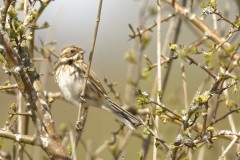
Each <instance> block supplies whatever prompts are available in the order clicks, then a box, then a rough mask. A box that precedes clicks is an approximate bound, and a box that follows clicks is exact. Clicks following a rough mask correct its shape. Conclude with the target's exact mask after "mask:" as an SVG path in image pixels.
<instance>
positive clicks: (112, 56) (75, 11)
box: [0, 0, 239, 160]
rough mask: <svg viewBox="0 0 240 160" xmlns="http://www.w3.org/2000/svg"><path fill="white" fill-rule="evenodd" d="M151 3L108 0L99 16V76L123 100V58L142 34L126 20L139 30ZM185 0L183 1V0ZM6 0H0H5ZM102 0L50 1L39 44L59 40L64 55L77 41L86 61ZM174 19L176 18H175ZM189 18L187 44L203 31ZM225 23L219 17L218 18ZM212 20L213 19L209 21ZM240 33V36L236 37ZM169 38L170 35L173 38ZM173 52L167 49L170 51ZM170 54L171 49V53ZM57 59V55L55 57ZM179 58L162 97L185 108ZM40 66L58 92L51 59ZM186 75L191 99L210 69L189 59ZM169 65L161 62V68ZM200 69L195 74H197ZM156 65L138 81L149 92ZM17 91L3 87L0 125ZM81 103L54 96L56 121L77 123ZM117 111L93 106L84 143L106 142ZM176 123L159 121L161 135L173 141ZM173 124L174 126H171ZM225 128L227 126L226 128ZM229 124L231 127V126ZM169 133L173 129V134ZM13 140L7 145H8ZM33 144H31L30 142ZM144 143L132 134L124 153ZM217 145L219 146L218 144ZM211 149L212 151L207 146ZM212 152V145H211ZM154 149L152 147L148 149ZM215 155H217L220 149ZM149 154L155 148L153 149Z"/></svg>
mask: <svg viewBox="0 0 240 160" xmlns="http://www.w3.org/2000/svg"><path fill="white" fill-rule="evenodd" d="M146 2H147V3H148V4H147V7H150V6H155V7H156V6H157V5H156V0H148V1H140V0H114V1H113V0H104V1H103V6H102V12H101V20H100V24H99V30H98V36H97V41H96V46H95V51H94V56H93V62H92V69H93V70H94V71H95V73H96V74H97V75H98V78H99V79H100V80H101V81H102V83H103V85H104V87H105V89H106V90H107V91H109V89H108V88H107V87H106V85H105V84H104V82H103V78H104V77H107V79H108V81H110V82H117V86H116V87H115V90H116V91H117V92H119V93H120V94H121V97H122V99H123V100H124V92H125V87H126V82H127V70H128V66H129V64H128V62H126V61H125V60H124V56H125V54H126V52H128V51H131V50H133V48H134V44H135V41H137V40H138V38H136V40H135V39H132V40H130V37H129V35H130V34H132V31H131V30H130V28H129V27H128V24H131V25H132V26H133V28H134V29H135V31H136V28H138V27H139V26H138V25H139V12H140V9H141V6H142V3H146ZM180 2H181V1H180ZM201 2H202V1H197V2H196V3H195V5H194V7H193V12H194V13H195V14H196V15H197V16H201V11H202V9H201V8H200V3H201ZM2 3H3V2H2V1H1V2H0V5H1V6H2ZM98 3H99V1H98V0H91V1H89V0H81V1H79V0H69V1H65V0H57V1H52V2H51V3H50V5H49V6H48V7H47V8H46V9H45V10H44V12H43V14H42V15H41V17H40V18H39V20H38V21H37V23H38V24H39V25H42V24H43V23H45V22H48V24H49V25H50V27H49V28H47V29H43V30H38V31H36V38H35V41H34V42H35V46H36V47H39V48H40V47H42V44H41V41H43V43H48V42H51V41H53V40H56V41H57V44H56V45H54V46H53V47H54V48H55V53H56V54H57V55H60V53H61V49H62V48H64V47H66V46H68V45H73V44H74V45H79V46H81V47H82V48H83V49H84V50H85V51H86V54H85V58H84V59H85V61H88V56H89V51H90V47H91V43H92V38H93V32H94V28H95V22H96V16H97V10H98ZM227 3H231V10H230V12H229V15H228V17H231V18H230V19H232V20H234V18H235V14H237V13H238V12H239V6H238V5H237V3H236V1H234V0H227V1H217V4H218V9H219V10H220V9H222V11H223V8H224V6H225V5H226V4H227ZM170 13H173V10H172V9H171V8H170V7H169V6H167V5H166V4H164V3H162V18H164V17H166V16H167V15H169V14H170ZM21 17H23V15H22V12H19V18H20V19H21ZM173 20H174V18H173ZM154 21H156V16H148V12H146V21H145V26H149V25H151V24H153V23H154ZM205 21H206V23H209V24H212V23H211V21H212V20H211V16H209V17H207V18H206V19H205ZM185 22H186V21H183V26H182V28H181V32H180V36H179V41H178V42H179V43H180V44H183V45H188V44H190V43H193V42H194V41H196V40H197V39H199V38H200V37H197V36H196V35H198V34H193V30H192V29H191V28H193V26H191V25H189V24H188V25H186V24H185ZM169 25H170V21H168V22H164V23H163V24H162V37H161V40H162V45H163V44H164V42H165V41H164V40H165V36H166V32H167V29H168V27H169ZM219 25H221V22H219ZM210 26H212V25H210ZM229 28H230V26H228V28H227V29H226V31H225V34H226V33H227V32H228V30H229ZM195 30H196V32H197V33H199V34H200V35H203V33H201V32H200V31H199V30H198V29H197V28H195ZM148 33H149V35H150V36H151V42H150V44H149V46H148V47H147V49H146V50H145V51H144V54H147V55H148V56H149V58H150V60H151V61H152V62H153V63H155V62H156V28H154V29H153V30H152V32H148ZM238 39H239V38H238ZM169 43H171V41H170V42H169ZM168 52H169V51H168ZM167 55H168V53H167ZM34 56H35V57H41V55H40V54H38V53H36V52H35V53H34ZM194 58H195V59H196V58H197V60H198V61H199V62H201V61H202V56H201V55H200V56H195V57H194ZM53 61H54V62H56V61H57V59H56V58H55V59H53ZM180 61H181V59H178V60H175V61H174V63H173V69H172V72H171V74H170V77H169V82H168V86H167V87H166V93H165V96H164V99H163V103H164V104H166V105H167V106H169V107H170V108H172V109H176V110H178V111H181V109H183V108H184V106H183V101H184V100H183V99H181V94H182V92H183V91H182V90H183V89H182V80H181V71H180V64H179V62H180ZM142 63H143V68H144V67H145V66H146V65H145V61H144V60H143V62H142ZM35 65H36V66H37V70H38V72H39V73H42V74H43V76H42V77H41V81H42V84H43V87H44V88H45V90H47V91H51V92H59V91H60V90H59V88H58V87H57V84H56V83H55V82H54V78H53V76H52V69H51V67H50V66H49V63H47V62H36V63H35ZM185 67H186V76H187V83H188V94H189V97H188V101H189V103H190V102H191V100H192V97H193V96H194V94H195V92H196V89H197V87H198V86H199V85H200V82H202V81H203V80H204V79H205V78H206V74H204V72H203V71H202V70H201V69H199V68H197V67H196V66H191V67H188V65H187V64H186V66H185ZM164 72H165V68H163V73H164ZM196 72H197V74H196ZM155 73H156V72H155V71H151V76H150V78H149V80H144V81H141V82H140V87H141V89H142V90H143V91H146V92H148V93H150V92H151V90H152V86H153V85H152V84H153V82H154V78H155ZM7 79H8V76H7V75H5V74H4V73H3V70H0V84H1V85H2V84H3V83H4V82H5V81H6V80H7ZM11 82H12V83H14V78H13V77H11ZM109 96H110V97H111V98H112V99H113V101H116V100H114V96H113V95H112V94H111V93H110V94H109ZM15 101H16V99H15V96H13V95H9V94H6V93H2V92H0V102H1V110H0V126H1V127H2V126H4V123H5V121H6V120H7V115H8V113H9V112H11V110H10V109H9V106H10V104H12V103H13V102H15ZM77 112H78V109H77V108H76V107H75V106H73V105H71V104H69V103H67V102H65V101H64V100H58V99H57V100H55V101H54V102H53V105H52V115H53V118H54V121H55V125H56V128H57V129H58V128H59V126H60V124H62V123H66V124H67V125H69V126H74V124H75V122H76V120H77ZM115 119H116V118H115V117H114V115H112V114H110V113H108V112H105V111H103V110H100V109H96V108H93V107H92V108H90V111H89V114H88V118H87V122H86V125H85V128H84V132H83V134H82V139H83V141H84V142H85V143H87V144H88V145H89V146H91V148H92V150H93V151H94V150H95V149H96V148H98V147H99V146H100V145H101V144H102V143H104V142H105V141H106V140H108V139H109V137H111V132H112V131H115V130H117V128H118V123H116V121H115ZM161 125H162V124H160V126H161ZM174 127H176V125H174V124H170V123H169V124H168V125H167V127H166V126H163V127H161V128H162V130H161V131H160V133H161V137H163V138H164V139H165V140H166V141H167V142H168V143H169V144H170V143H172V142H173V141H174V139H173V138H174V136H176V134H177V131H178V130H176V129H175V128H174ZM226 127H227V126H226ZM171 128H174V129H171ZM222 129H223V128H222ZM227 129H229V127H227ZM142 131H143V127H140V128H139V129H137V131H136V132H137V133H140V134H141V133H142ZM33 133H34V130H31V132H30V134H33ZM169 133H171V134H169ZM225 142H226V144H228V143H229V141H223V142H222V143H223V144H224V143H225ZM12 143H13V142H12V141H9V140H4V144H6V145H4V147H3V148H2V149H3V150H9V151H11V148H8V147H9V146H11V145H12ZM7 144H9V146H8V145H7ZM28 148H29V149H30V150H31V149H32V147H28ZM140 148H141V143H140V141H137V138H134V137H133V138H131V140H130V142H129V143H128V146H127V149H126V153H125V154H124V155H125V159H138V157H137V152H139V151H140ZM214 149H215V148H214ZM216 151H217V152H216V153H219V154H220V153H221V148H220V149H219V150H218V149H216ZM78 152H79V153H78V156H79V159H85V156H86V153H85V150H84V147H83V146H82V145H81V144H80V145H79V147H78ZM209 152H210V151H209ZM211 152H212V151H211ZM30 153H32V155H33V154H34V156H35V157H34V159H36V160H37V159H42V157H41V156H42V155H44V154H45V153H43V152H42V151H40V152H39V149H38V148H37V147H34V149H33V150H32V151H30ZM150 153H151V152H150ZM216 156H217V157H218V156H219V155H216ZM100 158H102V159H112V157H111V153H110V152H109V151H108V150H105V151H104V152H103V153H102V154H101V155H100ZM149 159H151V154H150V155H149Z"/></svg>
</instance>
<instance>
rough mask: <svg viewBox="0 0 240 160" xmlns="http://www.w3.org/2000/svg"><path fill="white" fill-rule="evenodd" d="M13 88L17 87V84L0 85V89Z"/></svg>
mask: <svg viewBox="0 0 240 160" xmlns="http://www.w3.org/2000/svg"><path fill="white" fill-rule="evenodd" d="M15 88H18V85H17V84H13V85H8V86H0V90H6V89H15Z"/></svg>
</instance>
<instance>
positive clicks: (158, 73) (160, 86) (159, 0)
mask: <svg viewBox="0 0 240 160" xmlns="http://www.w3.org/2000/svg"><path fill="white" fill-rule="evenodd" d="M157 4H158V6H157V64H158V65H157V66H158V67H157V88H158V91H161V90H162V72H161V71H162V68H161V0H158V1H157ZM156 96H157V102H158V103H161V102H160V101H161V100H160V97H158V94H157V95H156ZM157 108H159V106H156V109H157ZM154 123H155V125H154V126H155V127H154V131H155V133H158V127H159V116H155V119H154ZM156 142H157V139H156V138H155V139H154V141H153V143H154V144H153V160H157V159H158V158H157V154H158V153H157V151H158V150H157V147H156V146H155V145H156Z"/></svg>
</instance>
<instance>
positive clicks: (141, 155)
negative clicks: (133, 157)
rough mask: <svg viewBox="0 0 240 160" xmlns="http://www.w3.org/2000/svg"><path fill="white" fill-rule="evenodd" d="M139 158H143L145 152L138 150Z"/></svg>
mask: <svg viewBox="0 0 240 160" xmlns="http://www.w3.org/2000/svg"><path fill="white" fill-rule="evenodd" d="M137 155H138V158H139V159H142V158H143V153H142V152H141V151H139V152H137Z"/></svg>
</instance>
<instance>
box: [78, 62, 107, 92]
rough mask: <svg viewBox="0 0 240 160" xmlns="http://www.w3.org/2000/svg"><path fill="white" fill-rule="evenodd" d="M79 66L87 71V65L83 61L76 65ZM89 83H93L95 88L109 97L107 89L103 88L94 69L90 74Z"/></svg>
mask: <svg viewBox="0 0 240 160" xmlns="http://www.w3.org/2000/svg"><path fill="white" fill-rule="evenodd" d="M76 65H78V66H79V67H80V66H81V67H82V69H83V70H85V71H86V70H87V66H88V65H87V64H86V63H85V62H83V61H81V62H79V61H78V63H77V64H76ZM88 81H89V82H91V83H92V84H93V85H94V87H95V88H97V89H98V90H99V91H100V92H101V93H102V94H105V95H107V93H106V91H105V89H104V88H103V86H102V84H101V82H100V80H99V79H98V78H97V75H96V74H95V73H94V72H93V70H92V69H90V72H89V77H88Z"/></svg>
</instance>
